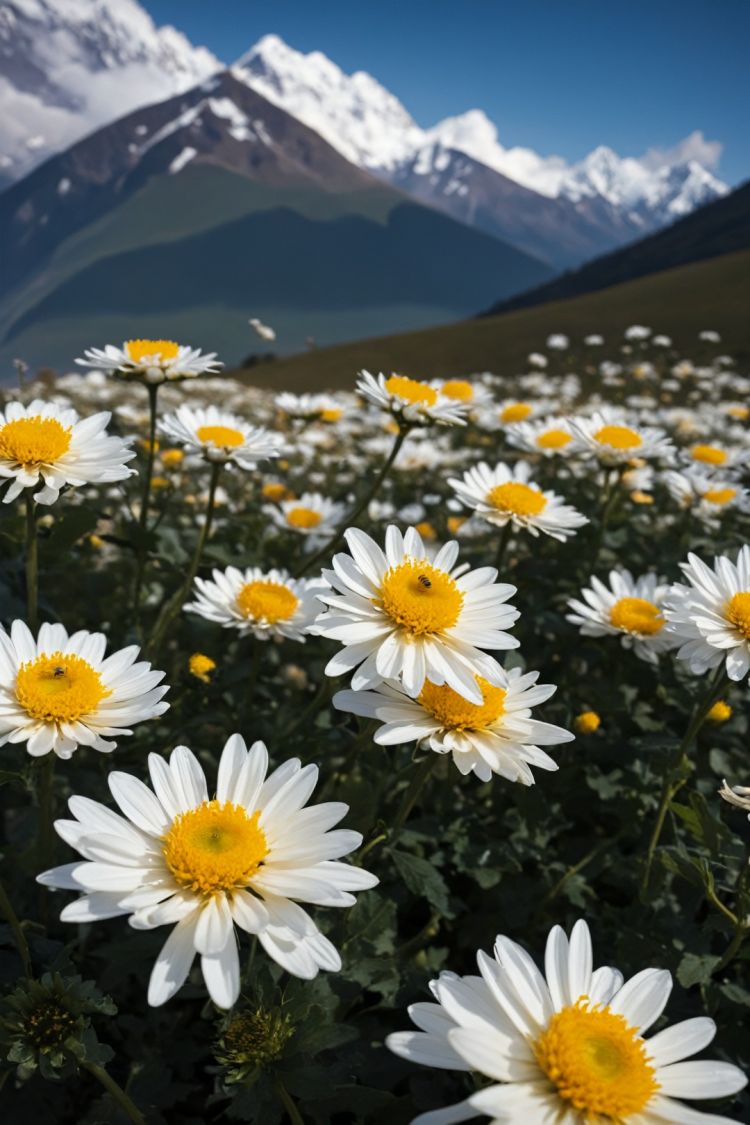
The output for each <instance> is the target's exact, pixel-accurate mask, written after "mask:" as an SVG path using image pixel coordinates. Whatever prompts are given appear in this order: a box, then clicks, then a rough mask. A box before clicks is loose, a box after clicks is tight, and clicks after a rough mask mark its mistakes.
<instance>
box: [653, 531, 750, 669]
mask: <svg viewBox="0 0 750 1125" xmlns="http://www.w3.org/2000/svg"><path fill="white" fill-rule="evenodd" d="M680 569H681V570H682V573H683V575H684V577H685V579H686V581H687V585H685V584H683V583H680V582H676V583H674V585H672V586H671V587H670V588H669V594H668V597H667V599H666V602H665V607H664V615H665V617H666V619H667V626H668V631H669V633H670V635H671V636H672V637H673V640H674V643H675V645H678V646H679V648H678V651H677V657H678V659H680V660H684V661H686V663H687V665H688V667H689V668H690V671H691V672H694V673H696V674H698V675H702V674H703V673H705V672H707V671H709V670H710V669H713V668H718V667H719V666H720V665H722V664H723V665H724V667H725V670H726V674H727V676H728V677H729V679H730V680H744V678H745V677H746V676H747V674H748V672H750V547H747V546H745V547H742V548H741V549H740V551H739V554H738V555H737V558H736V561H732V560H731V559H730V558H728V557H727V556H726V555H722V556H719V557H718V558H715V559H714V560H713V564H712V565H711V566H708V565H707V564H706V563H705V562H703V560H702V559H700V558H699V557H698V556H697V555H693V554H690V555H688V561H687V562H684V563H680Z"/></svg>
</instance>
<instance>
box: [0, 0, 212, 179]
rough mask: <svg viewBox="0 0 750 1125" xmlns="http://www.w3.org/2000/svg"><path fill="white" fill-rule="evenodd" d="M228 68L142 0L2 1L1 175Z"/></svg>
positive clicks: (16, 172) (21, 171)
mask: <svg viewBox="0 0 750 1125" xmlns="http://www.w3.org/2000/svg"><path fill="white" fill-rule="evenodd" d="M220 68H221V63H219V61H218V59H216V58H215V57H214V56H213V55H212V54H211V52H210V51H208V50H206V49H205V48H204V47H193V46H192V44H191V43H190V42H189V41H188V40H187V39H186V38H185V36H184V35H182V33H181V32H179V31H177V30H176V29H175V28H174V27H169V26H166V27H156V26H155V24H154V22H153V20H152V19H151V17H150V16H149V15H148V13H147V12H145V11H144V9H143V8H142V7H141V6H140V4H138V3H137V2H136V0H7V2H5V3H0V109H1V112H0V181H5V182H6V183H7V182H11V181H13V180H16V179H18V178H19V177H20V176H22V175H25V174H26V173H27V172H28V171H30V170H31V169H32V168H33V167H34V166H36V165H37V164H39V163H41V161H42V160H44V159H46V157H47V156H49V155H50V154H51V153H53V152H59V151H60V150H61V149H64V148H67V146H68V145H70V144H73V143H74V142H75V141H77V140H78V139H79V138H80V137H82V136H85V135H86V134H87V133H89V132H91V131H92V130H93V129H95V128H97V127H98V126H99V125H102V124H105V123H107V122H109V121H112V120H114V119H115V118H116V117H120V116H121V115H122V114H124V113H128V112H129V111H130V110H132V109H136V108H137V107H139V106H143V105H147V104H149V103H151V102H157V101H161V100H163V99H164V98H168V97H171V96H172V95H174V94H177V93H181V92H182V91H184V90H188V89H190V88H191V87H192V86H195V85H196V84H197V83H199V82H201V81H203V80H204V79H206V78H207V77H208V76H209V75H210V74H212V73H214V72H215V71H217V70H218V69H220Z"/></svg>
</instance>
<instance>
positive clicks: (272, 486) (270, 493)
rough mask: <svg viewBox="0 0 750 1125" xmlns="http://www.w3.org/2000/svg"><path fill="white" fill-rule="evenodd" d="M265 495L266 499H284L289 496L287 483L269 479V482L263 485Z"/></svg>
mask: <svg viewBox="0 0 750 1125" xmlns="http://www.w3.org/2000/svg"><path fill="white" fill-rule="evenodd" d="M263 495H264V497H265V498H266V500H274V501H279V500H284V499H285V498H286V496H287V489H286V485H285V484H281V483H280V482H278V481H273V480H271V481H268V483H267V484H264V485H263Z"/></svg>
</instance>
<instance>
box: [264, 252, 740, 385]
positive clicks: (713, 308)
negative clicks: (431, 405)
mask: <svg viewBox="0 0 750 1125" xmlns="http://www.w3.org/2000/svg"><path fill="white" fill-rule="evenodd" d="M748 292H750V251H748V250H745V251H742V252H740V253H737V254H726V255H723V256H722V257H719V258H714V259H711V260H710V261H707V262H699V263H695V264H693V265H689V266H683V267H681V268H679V269H675V270H665V271H664V272H663V273H657V274H653V275H651V276H650V277H647V278H641V279H639V280H638V281H633V282H628V283H627V284H625V285H618V286H613V287H611V288H609V289H606V290H603V291H601V292H599V293H591V294H587V295H585V296H582V297H577V298H575V299H573V300H569V301H555V302H551V303H550V304H548V305H543V306H539V307H535V308H531V309H523V310H520V311H518V312H510V313H505V314H503V315H501V316H488V317H484V318H480V319H475V320H466V321H461V322H460V323H458V324H451V325H445V326H443V327H440V328H433V329H430V330H428V331H422V332H409V333H406V334H403V335H398V336H387V337H382V338H378V339H371V340H360V341H359V342H357V343H355V344H346V345H343V346H339V347H335V348H326V349H321V350H320V351H317V352H313V353H311V354H309V355H304V356H293V357H291V358H289V359H285V360H278V361H276V362H275V363H271V364H264V365H262V366H259V367H256V368H252V369H251V370H249V371H247V372H245V373H244V377H245V378H247V379H248V381H250V382H253V383H257V384H259V385H261V386H272V387H277V388H279V389H284V390H292V391H303V390H319V389H323V388H349V387H352V386H353V384H354V378H355V375H356V373H357V371H359V370H360V369H361V368H363V367H364V368H367V369H368V370H370V371H401V372H404V373H405V374H410V375H413V376H415V377H420V378H449V377H452V376H459V375H462V374H467V373H469V372H473V371H494V372H497V373H499V374H502V373H503V372H507V373H509V374H515V373H517V372H518V371H522V370H524V364H525V359H526V356H527V355H528V354H529V352H531V351H538V350H539V348H540V347H541V346H543V344H544V341H545V339H546V338H547V336H548V335H549V334H550V333H551V332H564V333H566V334H567V335H569V336H570V337H571V339H572V340H573V341H574V342H575V341H578V342H580V341H581V340H582V338H583V337H584V336H585V335H587V334H588V333H591V332H601V333H602V334H603V335H604V336H605V337H615V338H619V337H621V335H622V333H623V331H624V330H625V328H627V327H628V326H629V325H631V324H635V323H639V324H648V325H651V326H652V327H653V329H654V331H657V332H665V333H667V334H669V335H670V336H672V338H673V340H674V341H675V344H676V345H677V346H678V347H679V348H680V349H682V351H683V353H684V354H685V355H688V356H691V355H696V354H698V352H699V345H698V341H697V334H698V332H699V331H700V330H701V329H703V328H713V329H716V330H718V331H719V332H720V333H721V335H722V350H725V351H727V352H728V353H730V354H732V355H736V356H738V357H739V358H740V359H745V360H747V359H750V320H749V319H748V316H747V293H748Z"/></svg>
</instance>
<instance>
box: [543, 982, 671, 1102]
mask: <svg viewBox="0 0 750 1125" xmlns="http://www.w3.org/2000/svg"><path fill="white" fill-rule="evenodd" d="M534 1054H535V1055H536V1059H537V1062H538V1063H539V1066H540V1067H541V1068H542V1070H543V1071H544V1073H545V1074H546V1075H547V1077H548V1078H549V1080H550V1081H551V1082H552V1083H553V1085H554V1086H556V1087H557V1092H558V1094H559V1095H560V1097H561V1098H562V1099H563V1100H564V1101H566V1102H569V1103H570V1107H571V1108H572V1109H576V1110H578V1111H579V1112H582V1113H584V1114H585V1115H586V1120H588V1119H589V1115H591V1116H592V1118H593V1117H594V1116H595V1115H596V1119H597V1120H599V1117H600V1116H602V1117H606V1118H607V1119H608V1120H609V1119H612V1120H613V1121H621V1120H622V1119H623V1118H625V1117H628V1116H629V1115H630V1114H636V1113H640V1112H641V1110H643V1109H644V1108H645V1107H646V1106H647V1105H648V1103H649V1102H650V1101H651V1099H652V1097H653V1096H654V1094H655V1093H656V1091H657V1090H658V1089H659V1084H658V1083H657V1081H656V1078H655V1070H654V1067H653V1066H652V1065H651V1063H650V1061H649V1057H648V1055H647V1054H646V1045H645V1043H644V1041H643V1040H642V1039H641V1037H640V1036H639V1035H638V1032H637V1031H636V1029H635V1028H634V1027H631V1026H630V1024H628V1022H627V1021H626V1020H625V1018H624V1017H623V1016H620V1015H616V1014H615V1013H614V1012H612V1011H610V1009H609V1008H606V1007H598V1006H592V1005H591V1003H590V1002H589V1000H588V999H587V998H586V997H584V996H582V997H581V998H580V999H579V1000H578V1001H577V1002H576V1003H575V1004H571V1005H570V1006H569V1007H567V1008H563V1009H562V1010H561V1011H559V1012H556V1013H555V1014H554V1016H553V1017H552V1019H551V1020H550V1021H549V1024H548V1025H547V1027H546V1029H545V1030H544V1031H543V1032H542V1034H541V1035H540V1036H539V1038H538V1039H537V1040H536V1042H535V1043H534Z"/></svg>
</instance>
